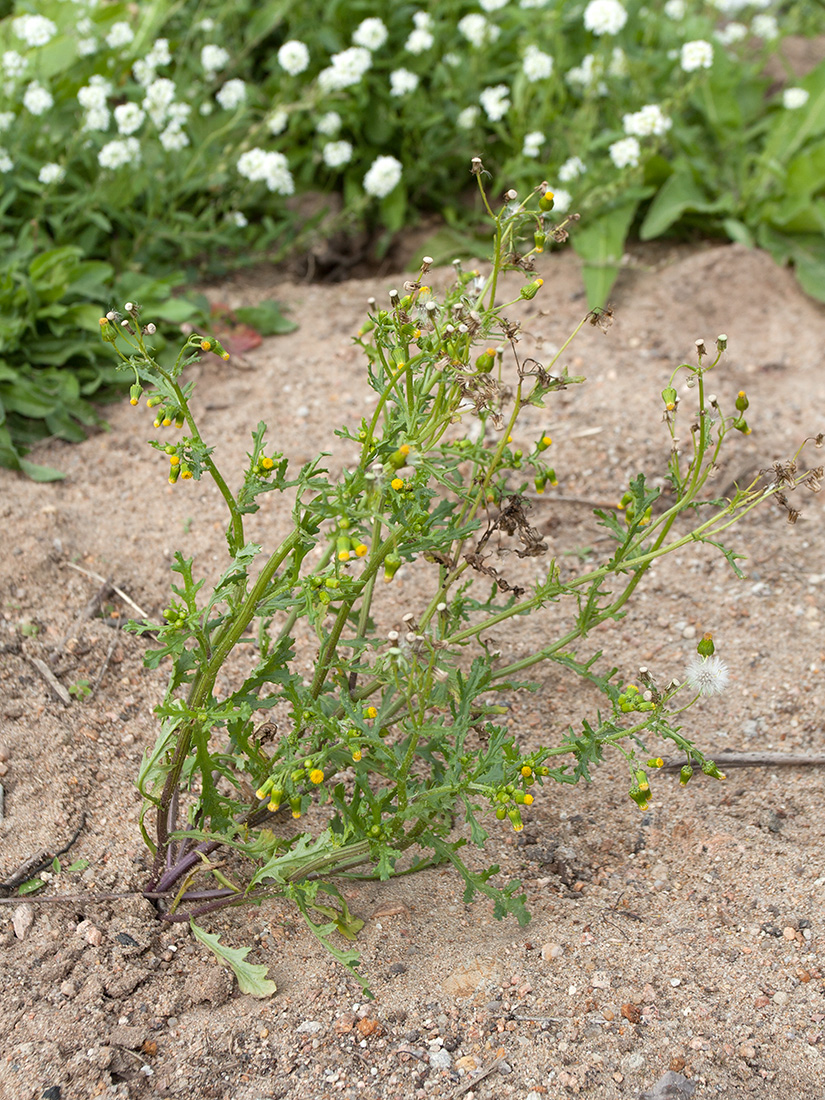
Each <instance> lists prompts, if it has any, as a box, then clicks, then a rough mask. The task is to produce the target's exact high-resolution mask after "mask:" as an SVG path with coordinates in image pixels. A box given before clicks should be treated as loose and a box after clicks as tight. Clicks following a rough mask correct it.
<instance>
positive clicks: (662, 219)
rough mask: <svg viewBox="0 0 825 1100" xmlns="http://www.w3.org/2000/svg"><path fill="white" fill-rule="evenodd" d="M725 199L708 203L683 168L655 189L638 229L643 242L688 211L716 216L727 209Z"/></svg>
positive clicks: (657, 234)
mask: <svg viewBox="0 0 825 1100" xmlns="http://www.w3.org/2000/svg"><path fill="white" fill-rule="evenodd" d="M730 205H731V204H730V200H729V199H724V198H723V199H709V198H708V196H707V193H706V192H705V190H704V189H703V188H702V187H700V186H699V184H698V183H697V182H696V180H695V179H694V178H693V173H692V172H691V170H690V168H689V167H687V166H684V167H683V168H681V169H680V170H679V171H677V172H674V174H673V175H672V176H671V177H670V178H669V179H668V180H666V181H665V183H664V184H662V186H661V187H660V188H659V191H658V192H657V194H656V197H655V198H654V200H653V202H652V203H651V204H650V209H649V210H648V212H647V214H646V215H645V219H644V221H643V222H642V225H641V228H640V229H639V236H640V237H641V239H642V240H643V241H650V240H653V238H654V237H660V236H661V235H662V234H663V233H664V232H665V231H666V230H668V229H670V227H671V226H672V225H674V224H675V223H676V222H678V221H679V219H680V218H681V217H682V215H683V214H684V213H686V212H687V211H688V210H692V211H696V212H697V213H718V212H720V211H723V210H728V209H729V208H730Z"/></svg>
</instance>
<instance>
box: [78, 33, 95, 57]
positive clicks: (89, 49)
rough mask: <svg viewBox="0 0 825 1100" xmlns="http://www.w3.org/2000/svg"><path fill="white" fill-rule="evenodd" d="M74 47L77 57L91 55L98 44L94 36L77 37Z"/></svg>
mask: <svg viewBox="0 0 825 1100" xmlns="http://www.w3.org/2000/svg"><path fill="white" fill-rule="evenodd" d="M75 48H76V49H77V53H78V56H79V57H91V55H92V54H93V53H97V51H98V49H99V45H98V41H97V39H96V38H79V39H78V40H77V43H76V46H75Z"/></svg>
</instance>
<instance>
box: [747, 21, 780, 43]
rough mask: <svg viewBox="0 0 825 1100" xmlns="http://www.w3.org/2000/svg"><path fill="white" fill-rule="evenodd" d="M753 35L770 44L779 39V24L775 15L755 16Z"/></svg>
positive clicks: (752, 23)
mask: <svg viewBox="0 0 825 1100" xmlns="http://www.w3.org/2000/svg"><path fill="white" fill-rule="evenodd" d="M751 33H752V34H755V35H756V37H757V38H764V39H765V41H766V42H770V41H771V40H772V39H774V38H778V37H779V24H778V23H777V21H776V16H774V15H755V16H754V17H753V19H751Z"/></svg>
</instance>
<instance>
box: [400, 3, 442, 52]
mask: <svg viewBox="0 0 825 1100" xmlns="http://www.w3.org/2000/svg"><path fill="white" fill-rule="evenodd" d="M416 14H417V15H423V14H424V13H423V12H417V13H416ZM434 42H435V38H434V37H433V36H432V34H430V32H429V31H428V30H427V28H426V27H416V28H415V30H414V31H410V36H409V38H408V39H407V41H406V42H405V43H404V49H405V50H406V51H407V52H408V53H413V54H419V53H426V52H427V50H429V49H431V48H432V45H433V43H434Z"/></svg>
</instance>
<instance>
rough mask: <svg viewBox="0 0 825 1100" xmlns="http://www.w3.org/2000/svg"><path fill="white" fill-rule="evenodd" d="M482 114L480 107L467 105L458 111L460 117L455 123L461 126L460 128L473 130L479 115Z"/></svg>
mask: <svg viewBox="0 0 825 1100" xmlns="http://www.w3.org/2000/svg"><path fill="white" fill-rule="evenodd" d="M480 114H481V108H480V107H476V106H472V107H465V108H464V110H463V111H459V112H458V117H457V118H456V120H455V124H456V126H457V127H458V128H459V130H472V128H473V127H474V126H475V124H476V122H478V116H479V115H480Z"/></svg>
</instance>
